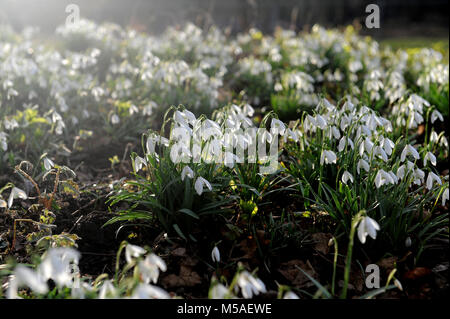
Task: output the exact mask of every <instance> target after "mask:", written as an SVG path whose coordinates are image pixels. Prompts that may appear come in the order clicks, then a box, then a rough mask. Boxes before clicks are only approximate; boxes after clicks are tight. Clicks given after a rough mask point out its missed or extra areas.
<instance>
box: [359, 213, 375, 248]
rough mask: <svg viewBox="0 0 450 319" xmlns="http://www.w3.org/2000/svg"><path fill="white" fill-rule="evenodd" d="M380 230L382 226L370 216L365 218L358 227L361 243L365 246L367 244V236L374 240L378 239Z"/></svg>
mask: <svg viewBox="0 0 450 319" xmlns="http://www.w3.org/2000/svg"><path fill="white" fill-rule="evenodd" d="M378 230H380V225H378V223H377V222H376V221H375V220H374V219H372V218H370V217H369V216H364V217H363V218H362V220H361V221H360V223H359V226H358V238H359V241H360V242H361V243H362V244H364V243H365V242H366V237H367V235H369V236H370V237H372V238H373V239H376V238H377V231H378Z"/></svg>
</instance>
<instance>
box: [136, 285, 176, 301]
mask: <svg viewBox="0 0 450 319" xmlns="http://www.w3.org/2000/svg"><path fill="white" fill-rule="evenodd" d="M131 298H132V299H170V295H169V294H168V293H167V292H166V291H165V290H164V289H162V288H159V287H157V286H153V285H148V284H140V285H139V286H138V287H137V288H136V289H135V290H134V292H133V295H132V296H131Z"/></svg>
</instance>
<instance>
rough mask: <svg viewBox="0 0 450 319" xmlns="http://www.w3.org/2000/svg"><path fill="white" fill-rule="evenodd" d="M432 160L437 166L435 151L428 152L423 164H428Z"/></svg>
mask: <svg viewBox="0 0 450 319" xmlns="http://www.w3.org/2000/svg"><path fill="white" fill-rule="evenodd" d="M428 160H430V162H431V164H432V165H433V166H436V156H434V154H433V153H431V152H427V153H426V154H425V156H424V158H423V166H427V161H428Z"/></svg>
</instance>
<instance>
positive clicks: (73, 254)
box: [38, 247, 80, 287]
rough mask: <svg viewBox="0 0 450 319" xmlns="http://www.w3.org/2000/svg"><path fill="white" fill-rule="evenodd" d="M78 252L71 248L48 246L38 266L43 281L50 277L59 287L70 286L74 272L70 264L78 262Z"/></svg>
mask: <svg viewBox="0 0 450 319" xmlns="http://www.w3.org/2000/svg"><path fill="white" fill-rule="evenodd" d="M79 259H80V253H79V252H78V251H76V250H75V249H73V248H65V247H58V248H50V249H49V250H48V251H47V252H46V254H45V257H44V259H43V261H42V262H41V264H40V265H39V267H38V273H39V274H40V275H41V276H42V277H43V279H44V280H45V281H47V280H48V279H52V280H53V281H54V282H55V283H56V284H57V285H58V286H59V287H71V286H72V285H73V276H74V274H73V273H72V271H71V265H72V264H75V265H77V264H78V261H79Z"/></svg>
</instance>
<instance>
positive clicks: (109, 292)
mask: <svg viewBox="0 0 450 319" xmlns="http://www.w3.org/2000/svg"><path fill="white" fill-rule="evenodd" d="M116 294H117V292H116V288H115V287H114V285H113V284H112V282H111V280H105V281H104V282H103V285H102V287H101V288H100V291H99V293H98V299H106V298H108V297H109V298H114V297H115V296H116Z"/></svg>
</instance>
